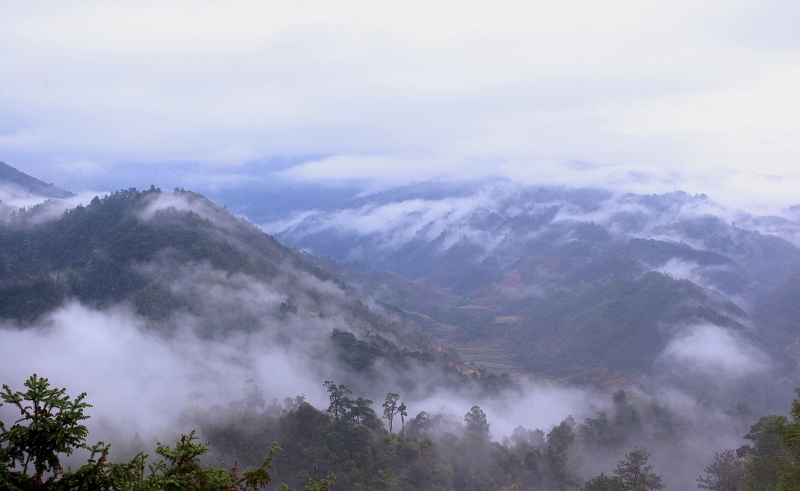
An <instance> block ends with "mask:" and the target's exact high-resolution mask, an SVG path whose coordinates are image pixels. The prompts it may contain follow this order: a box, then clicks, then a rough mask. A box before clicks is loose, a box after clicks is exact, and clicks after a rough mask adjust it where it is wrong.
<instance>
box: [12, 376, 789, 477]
mask: <svg viewBox="0 0 800 491" xmlns="http://www.w3.org/2000/svg"><path fill="white" fill-rule="evenodd" d="M24 385H25V390H24V391H14V390H12V389H11V388H10V387H9V386H8V385H6V384H4V385H3V391H2V393H0V398H2V403H0V409H2V405H7V406H12V409H14V412H19V414H21V416H22V417H20V418H19V419H16V420H15V421H13V422H8V423H7V422H5V421H3V422H0V490H3V491H22V490H95V489H96V490H119V491H122V490H126V491H127V490H131V491H133V490H140V489H141V490H144V489H150V490H161V489H163V490H178V489H195V490H203V491H205V490H235V489H241V490H256V489H263V488H264V487H266V486H267V485H268V484H269V483H270V482H272V481H273V480H276V481H282V484H281V485H280V487H279V489H282V490H289V489H291V487H290V486H303V485H305V486H306V489H307V490H309V491H326V490H329V489H331V487H332V486H334V484H335V486H336V488H337V489H352V490H403V489H415V490H470V491H472V490H474V491H478V490H536V489H561V490H566V489H577V488H579V487H580V488H581V489H582V490H585V491H632V490H655V489H662V488H665V487H666V486H667V485H668V484H669V483H670V481H671V477H672V476H669V475H662V474H659V473H658V472H659V471H660V470H659V469H656V468H654V466H653V465H652V464H651V463H649V458H650V454H649V452H648V450H647V449H646V448H644V447H641V448H640V447H638V446H636V445H635V443H636V442H637V441H639V440H641V437H642V436H643V435H644V434H646V433H652V432H655V433H656V434H657V437H658V438H660V439H663V440H669V439H671V438H675V436H676V433H679V432H680V431H681V429H680V422H679V421H676V420H675V419H674V418H673V417H672V416H671V415H670V413H669V411H668V410H666V409H665V408H659V407H657V406H653V405H650V407H649V408H645V407H642V406H641V405H640V404H637V403H634V402H632V401H631V400H629V398H628V395H627V394H626V393H625V391H618V392H616V393H614V412H613V413H612V414H611V415H609V414H606V413H605V412H601V411H598V412H597V414H596V417H595V418H587V419H586V420H585V421H583V422H582V423H577V422H576V421H575V420H574V419H572V418H571V417H569V418H567V419H565V420H564V421H562V422H561V423H560V424H558V425H556V426H554V427H553V428H552V429H550V430H549V431H548V432H547V433H545V432H544V431H542V430H539V429H535V430H528V429H525V428H523V427H518V428H517V429H516V430H514V433H513V435H512V436H511V437H510V438H504V439H503V441H502V442H497V441H494V440H493V439H492V435H491V424H490V423H489V422H488V420H487V416H486V414H485V413H484V411H483V410H482V409H481V408H480V407H479V406H473V407H472V408H471V409H470V410H469V412H467V413H466V414H465V415H464V416H463V419H461V420H459V419H458V418H454V417H452V416H446V415H442V414H435V415H433V414H428V413H425V412H420V413H419V414H417V415H416V416H414V417H408V416H409V414H408V412H407V409H408V408H407V407H406V405H405V403H404V402H402V401H401V398H400V396H399V395H398V394H393V393H389V394H387V395H386V398H385V400H384V401H383V403H382V404H381V407H382V410H380V412H378V411H376V410H375V409H373V407H372V406H373V405H374V404H375V403H374V402H373V401H371V400H368V399H364V398H363V397H351V396H354V395H353V394H352V392H351V391H350V390H349V389H348V388H347V387H345V386H344V385H342V384H336V383H335V382H333V381H326V382H325V383H324V385H325V387H326V388H327V391H328V393H329V396H330V405H329V406H328V408H327V409H325V410H321V409H318V408H315V407H313V406H312V405H310V404H309V403H307V402H305V400H304V399H303V398H302V397H297V398H294V399H287V400H286V401H284V404H283V405H280V404H277V401H274V402H273V403H272V404H270V405H269V406H267V405H266V401H265V400H264V398H263V394H262V393H261V392H260V390H259V389H258V387H254V386H252V387H249V388H248V390H249V393H248V394H247V397H246V398H244V399H242V400H239V401H235V402H234V403H231V404H230V406H229V407H228V408H226V409H225V410H221V409H220V408H217V409H215V410H212V411H200V412H195V414H193V415H186V417H187V418H190V419H191V420H192V422H193V423H197V424H198V425H199V427H200V433H201V434H202V436H203V437H204V438H209V439H210V440H211V444H210V445H209V444H207V443H201V442H199V437H198V435H197V434H196V432H195V431H194V430H193V431H191V432H190V433H188V434H186V435H183V436H182V437H181V438H180V440H179V441H178V442H177V443H176V444H175V445H174V447H173V446H170V445H163V444H161V443H158V444H157V445H156V450H155V455H154V456H152V457H151V456H149V455H147V454H146V453H145V452H144V451H143V450H141V451H138V452H137V453H136V454H135V455H134V456H133V458H132V459H131V460H129V461H127V462H126V461H123V462H119V463H111V462H109V460H110V459H109V451H110V447H109V445H107V444H104V443H103V442H99V443H96V444H93V445H90V444H89V443H88V441H89V440H88V429H87V427H86V426H85V425H84V424H83V422H84V421H85V420H87V419H88V418H89V416H88V415H87V414H86V413H85V411H86V410H87V409H89V408H91V405H89V404H88V403H87V402H86V397H87V395H86V394H85V393H83V394H81V395H79V396H78V397H76V398H74V399H73V398H71V397H70V396H69V395H67V393H66V389H63V388H61V389H59V388H53V387H51V386H50V384H49V381H48V379H46V378H41V377H38V376H36V375H33V376H31V377H30V378H29V379H28V380H27V381H26V382H25V384H24ZM798 395H799V396H800V390H798ZM790 414H791V418H786V417H785V416H775V415H772V416H764V417H761V418H760V419H758V421H757V422H756V423H755V424H753V425H752V426H751V427H750V430H749V432H747V434H746V435H744V438H745V439H747V440H749V441H750V442H751V443H750V444H748V445H744V446H741V447H739V448H736V449H720V451H719V452H717V453H716V455H714V456H709V460H710V462H709V464H708V465H707V466H706V467H705V473H704V475H701V476H698V477H697V479H696V483H697V487H698V488H699V489H706V490H725V491H732V490H739V489H741V490H747V491H761V490H764V491H767V490H790V489H797V486H798V485H800V448H798V445H797V442H798V438H800V400H795V401H794V402H793V403H792V407H791V411H790ZM398 419H399V423H400V424H399V425H395V423H397V422H398V421H396V420H398ZM382 420H386V421H385V423H386V424H384V422H383V421H382ZM273 438H275V439H277V443H276V441H274V440H273ZM620 448H623V449H629V450H626V453H625V455H624V458H622V460H620V461H619V462H618V463H617V464H616V465H614V466H613V467H610V468H608V469H607V470H606V471H605V472H602V471H601V472H600V473H599V474H598V475H596V476H594V477H591V478H589V479H588V481H585V482H579V481H578V479H577V478H576V474H575V473H574V471H573V467H574V466H575V463H576V462H580V461H581V460H582V459H586V458H590V459H591V458H594V456H595V455H597V453H603V452H607V451H609V450H610V449H620ZM576 449H578V451H577V452H576ZM73 454H75V455H73ZM87 454H88V458H87V459H86V462H85V463H83V464H77V463H76V464H75V465H74V467H73V466H71V465H68V464H67V463H66V460H69V459H70V457H72V460H71V462H77V461H75V458H77V457H80V456H82V455H87ZM221 457H227V458H228V459H227V460H225V462H229V463H230V462H233V464H232V465H229V466H226V465H225V464H224V463H221V464H220V463H218V462H219V460H220V458H221ZM231 459H232V460H231ZM214 462H217V464H214ZM240 466H250V467H247V468H246V469H245V470H241V467H240ZM309 469H313V475H312V476H311V477H310V478H309V477H308V476H309ZM320 473H322V474H324V475H326V476H327V477H325V478H320V477H319V474H320Z"/></svg>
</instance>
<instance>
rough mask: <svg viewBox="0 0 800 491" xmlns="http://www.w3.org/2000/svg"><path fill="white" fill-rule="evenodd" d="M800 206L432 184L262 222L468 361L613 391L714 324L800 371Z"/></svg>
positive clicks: (651, 372)
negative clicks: (791, 301) (766, 207)
mask: <svg viewBox="0 0 800 491" xmlns="http://www.w3.org/2000/svg"><path fill="white" fill-rule="evenodd" d="M797 211H798V210H796V209H794V208H792V209H789V210H785V213H784V214H783V215H784V216H771V217H764V216H754V215H750V214H747V213H744V212H741V211H738V210H732V209H728V208H725V207H722V206H719V205H716V204H714V203H713V202H711V201H710V200H709V199H708V198H707V197H706V196H704V195H696V196H691V195H688V194H686V193H684V192H680V191H678V192H672V193H667V194H663V195H635V194H617V193H611V192H608V191H604V190H600V189H569V188H557V187H550V188H547V187H527V186H522V185H517V184H512V183H507V182H491V183H473V184H463V183H462V184H457V185H452V186H451V185H447V184H439V183H423V184H422V185H411V186H404V187H400V188H397V189H394V190H390V191H386V192H381V193H375V194H372V195H365V196H361V197H358V198H355V199H352V200H350V201H347V202H346V203H344V204H343V205H341V206H339V207H338V208H333V209H323V210H305V211H302V212H298V213H297V214H296V215H295V216H294V217H293V218H292V217H287V218H285V219H284V220H282V221H277V222H274V223H271V224H266V225H265V228H266V229H267V230H270V231H271V232H273V233H274V234H275V237H276V238H277V239H278V240H281V241H282V242H283V243H286V244H289V245H292V246H294V247H297V248H300V249H302V250H305V251H308V252H309V253H312V254H316V255H321V256H326V257H329V258H331V259H332V260H333V261H336V262H338V263H339V264H340V265H343V266H346V267H348V268H349V269H350V277H351V280H350V281H351V282H355V280H354V279H352V277H353V276H356V277H358V278H360V279H361V281H362V284H363V288H364V290H365V291H371V292H374V296H375V298H378V299H381V300H382V301H384V302H386V303H390V304H394V305H397V306H398V307H400V308H401V309H402V310H403V311H404V312H405V314H406V315H407V316H408V317H410V318H417V319H418V320H419V322H421V324H422V325H424V326H425V328H426V330H427V332H428V333H429V334H431V335H432V336H433V337H434V338H435V339H436V340H437V342H439V343H440V344H442V345H444V346H448V347H450V348H452V349H454V350H456V351H457V352H458V353H459V354H460V355H461V356H462V357H463V358H464V359H465V360H467V361H471V362H474V363H475V364H476V365H482V366H485V367H487V368H495V369H502V370H508V371H511V372H518V373H530V374H536V375H539V376H543V377H556V378H560V379H564V378H565V379H566V380H571V381H573V382H575V381H583V382H592V383H599V384H615V383H620V381H629V382H630V381H635V380H638V379H640V378H641V377H643V376H655V375H657V373H656V371H657V369H658V367H659V366H660V364H659V363H658V361H659V360H660V359H662V358H663V356H664V353H665V352H666V350H668V348H669V347H670V346H674V345H675V343H676V342H677V341H676V340H678V339H681V336H685V335H686V333H688V332H693V330H696V329H698V328H701V327H703V326H712V327H714V328H719V329H721V330H722V332H724V333H726V334H725V335H726V336H730V338H731V339H736V340H739V341H737V342H743V343H745V344H752V345H755V346H757V347H758V349H760V350H763V351H764V352H766V353H769V356H770V357H771V359H772V360H773V362H775V363H777V364H778V365H780V367H781V368H780V369H779V371H780V372H781V373H782V374H783V375H790V376H791V377H797V374H796V368H795V367H796V364H797V362H796V360H795V359H794V358H792V356H790V355H789V353H793V351H791V349H790V348H791V346H795V345H796V344H800V342H797V341H796V340H797V339H800V337H799V336H800V331H798V330H797V328H796V327H795V326H797V325H798V324H797V321H798V320H800V319H799V318H798V317H797V314H796V312H795V310H796V309H795V308H794V307H793V306H791V305H789V306H786V305H785V303H786V300H785V299H787V298H796V297H794V296H793V295H796V294H797V292H798V291H800V287H799V286H798V284H797V281H794V282H791V281H790V282H789V283H788V284H787V283H786V282H787V281H789V280H790V278H792V277H793V276H792V275H794V274H797V273H800V248H798V246H797V244H800V234H798V230H800V219H798V218H800V216H798V215H797ZM777 298H780V299H782V300H781V301H782V302H783V303H782V304H781V306H780V307H776V306H775V305H776V302H777V301H778V300H776V299H777ZM769 299H773V300H769ZM776 308H778V309H780V312H782V315H783V316H784V317H780V319H781V320H780V321H776V320H775V319H777V318H778V317H777V316H776V315H774V314H771V313H768V312H772V311H773V310H775V309H776ZM770 309H772V310H770ZM792 309H795V310H792ZM786 316H789V317H791V320H789V321H786V319H785V317H786ZM661 365H663V364H661ZM796 380H798V381H800V379H796Z"/></svg>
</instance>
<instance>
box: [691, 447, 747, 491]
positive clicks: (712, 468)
mask: <svg viewBox="0 0 800 491" xmlns="http://www.w3.org/2000/svg"><path fill="white" fill-rule="evenodd" d="M705 473H706V474H708V476H706V477H703V476H700V477H698V478H697V487H698V488H700V489H708V490H709V491H736V490H737V489H739V480H740V479H741V478H742V474H743V473H744V462H743V461H742V459H741V458H740V457H739V456H738V455H736V451H735V450H726V451H724V452H722V453H721V454H716V455H715V456H714V463H713V464H711V465H709V466H708V467H706V468H705Z"/></svg>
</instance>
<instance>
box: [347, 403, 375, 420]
mask: <svg viewBox="0 0 800 491" xmlns="http://www.w3.org/2000/svg"><path fill="white" fill-rule="evenodd" d="M371 405H372V401H371V400H369V399H364V398H363V397H358V398H356V400H355V401H353V406H352V409H351V410H350V412H351V414H352V415H353V419H354V420H355V422H356V423H357V424H364V422H366V421H368V420H370V419H372V418H374V417H375V411H373V409H372V408H371V407H370V406H371Z"/></svg>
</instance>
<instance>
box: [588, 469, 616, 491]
mask: <svg viewBox="0 0 800 491" xmlns="http://www.w3.org/2000/svg"><path fill="white" fill-rule="evenodd" d="M624 489H625V486H624V484H623V483H622V479H620V478H619V477H618V476H607V475H605V474H603V473H602V472H601V473H600V475H599V476H597V477H593V478H592V479H590V480H589V481H588V482H587V483H586V485H585V486H584V487H583V491H623V490H624Z"/></svg>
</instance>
